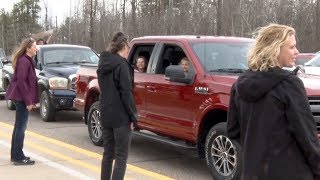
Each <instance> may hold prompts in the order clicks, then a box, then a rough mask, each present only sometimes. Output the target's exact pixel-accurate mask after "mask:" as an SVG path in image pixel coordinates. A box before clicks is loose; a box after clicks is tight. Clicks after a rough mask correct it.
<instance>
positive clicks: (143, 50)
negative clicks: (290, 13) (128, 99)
mask: <svg viewBox="0 0 320 180" xmlns="http://www.w3.org/2000/svg"><path fill="white" fill-rule="evenodd" d="M252 42H253V40H252V39H248V38H236V37H209V36H148V37H141V38H135V39H133V40H132V41H131V43H130V45H131V50H130V54H129V57H128V60H129V61H130V62H131V63H132V64H134V63H135V60H136V59H137V57H139V56H144V57H145V58H146V59H147V60H148V65H147V71H146V73H139V72H135V75H134V84H135V87H134V95H135V102H136V105H137V109H138V115H139V122H138V125H139V128H140V129H141V130H147V131H148V132H147V133H146V131H135V132H134V133H135V134H138V135H142V136H145V137H148V138H152V139H154V140H159V141H162V142H167V143H170V144H173V145H178V146H181V147H185V148H196V149H197V150H198V154H199V157H201V158H203V157H205V159H206V163H207V166H208V168H209V170H210V173H211V175H212V177H213V178H214V179H217V180H220V179H238V178H239V177H238V176H239V171H240V169H241V162H240V161H241V156H240V146H239V144H238V143H237V142H235V141H232V140H230V139H229V138H228V137H227V134H226V120H227V111H228V104H229V97H230V89H231V86H232V84H233V83H234V82H235V81H236V79H237V78H238V76H239V74H240V73H242V72H244V71H245V70H246V69H247V57H246V55H247V51H248V48H249V46H250V45H251V44H252ZM183 57H187V58H188V59H189V61H190V69H189V71H188V75H187V76H185V74H184V71H183V70H182V68H181V67H180V64H179V62H180V60H181V59H182V58H183ZM96 70H97V66H96V65H90V66H89V65H87V66H80V68H79V69H78V71H77V80H76V98H75V101H74V105H75V107H76V108H77V109H79V110H81V111H83V112H84V119H85V123H86V124H88V130H89V135H90V138H91V140H92V142H93V143H94V144H96V145H101V144H102V138H101V129H100V128H101V127H100V123H99V112H100V108H99V93H100V92H99V86H98V82H97V78H96V77H97V76H96ZM301 76H302V77H301V78H302V80H307V81H310V77H309V76H306V75H301ZM317 80H319V79H317ZM310 86H312V87H310ZM315 86H317V85H313V84H308V85H306V87H309V89H307V92H308V95H309V96H310V103H312V105H313V106H314V108H313V110H314V111H315V116H316V114H317V112H320V109H319V105H317V104H316V103H318V102H320V87H318V86H317V87H315ZM253 91H254V90H253ZM317 122H318V123H319V120H317ZM149 132H151V133H149Z"/></svg>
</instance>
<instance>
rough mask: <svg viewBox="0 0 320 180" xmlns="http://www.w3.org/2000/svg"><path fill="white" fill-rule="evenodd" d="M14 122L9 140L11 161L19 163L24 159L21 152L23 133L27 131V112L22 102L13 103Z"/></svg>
mask: <svg viewBox="0 0 320 180" xmlns="http://www.w3.org/2000/svg"><path fill="white" fill-rule="evenodd" d="M14 104H15V106H16V121H15V123H14V128H13V133H12V139H11V159H12V160H14V161H20V160H23V159H24V158H25V155H24V153H23V151H22V149H23V142H24V133H25V131H26V129H27V124H28V116H29V111H28V110H27V107H26V105H25V104H24V102H22V101H15V102H14Z"/></svg>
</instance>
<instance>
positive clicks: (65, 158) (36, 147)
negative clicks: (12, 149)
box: [0, 132, 101, 173]
mask: <svg viewBox="0 0 320 180" xmlns="http://www.w3.org/2000/svg"><path fill="white" fill-rule="evenodd" d="M0 136H2V137H6V138H8V139H9V138H11V136H10V135H8V134H5V133H3V132H0ZM24 144H27V145H29V146H30V147H32V148H34V149H37V150H39V151H41V152H44V153H47V154H49V155H51V156H53V157H58V158H60V159H63V160H65V161H68V162H70V163H71V164H75V165H78V166H81V167H84V168H86V169H90V170H92V171H94V172H97V173H100V168H101V167H98V166H94V165H91V164H88V163H85V162H83V161H80V160H76V159H74V158H71V157H69V156H65V155H63V154H61V153H58V152H56V151H53V150H50V149H48V148H45V147H42V146H39V145H37V144H35V143H32V142H29V141H25V142H24Z"/></svg>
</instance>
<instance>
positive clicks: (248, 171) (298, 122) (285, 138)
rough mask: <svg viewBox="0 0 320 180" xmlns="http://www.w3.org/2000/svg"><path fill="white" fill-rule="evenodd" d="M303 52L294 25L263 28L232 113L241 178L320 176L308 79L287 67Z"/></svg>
mask: <svg viewBox="0 0 320 180" xmlns="http://www.w3.org/2000/svg"><path fill="white" fill-rule="evenodd" d="M298 53H299V51H298V50H297V47H296V38H295V30H294V29H293V28H292V27H289V26H285V25H279V24H270V25H268V26H265V27H262V28H260V29H259V30H258V31H257V36H256V41H255V44H254V45H253V46H252V48H251V49H250V51H249V55H248V64H249V70H248V71H247V72H246V73H244V74H242V75H241V76H240V77H239V78H238V80H237V82H236V83H235V84H234V85H233V87H232V89H231V97H230V107H229V108H230V109H229V113H228V125H227V128H228V129H227V132H228V136H229V137H230V138H232V139H236V140H239V142H240V144H241V145H242V152H243V159H242V160H243V163H242V165H243V167H242V172H241V179H244V180H251V179H259V180H267V179H273V180H282V179H288V180H289V179H290V180H298V179H299V180H300V179H301V180H302V179H303V180H312V179H314V178H316V179H319V178H320V145H319V140H318V138H317V130H316V124H315V121H314V119H313V116H312V113H311V110H310V106H309V103H308V100H307V96H306V92H305V88H304V85H303V83H302V81H301V80H300V79H299V78H298V77H296V76H295V75H293V74H292V73H289V72H287V71H285V70H283V69H282V68H283V67H293V66H294V65H295V58H296V56H297V55H298Z"/></svg>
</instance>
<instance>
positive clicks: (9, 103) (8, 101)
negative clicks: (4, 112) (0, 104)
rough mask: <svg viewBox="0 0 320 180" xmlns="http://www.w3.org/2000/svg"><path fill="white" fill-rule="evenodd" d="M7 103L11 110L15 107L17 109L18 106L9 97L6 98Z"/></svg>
mask: <svg viewBox="0 0 320 180" xmlns="http://www.w3.org/2000/svg"><path fill="white" fill-rule="evenodd" d="M6 104H7V108H8V109H9V110H15V109H16V106H15V105H14V103H13V101H11V100H9V99H7V100H6Z"/></svg>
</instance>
